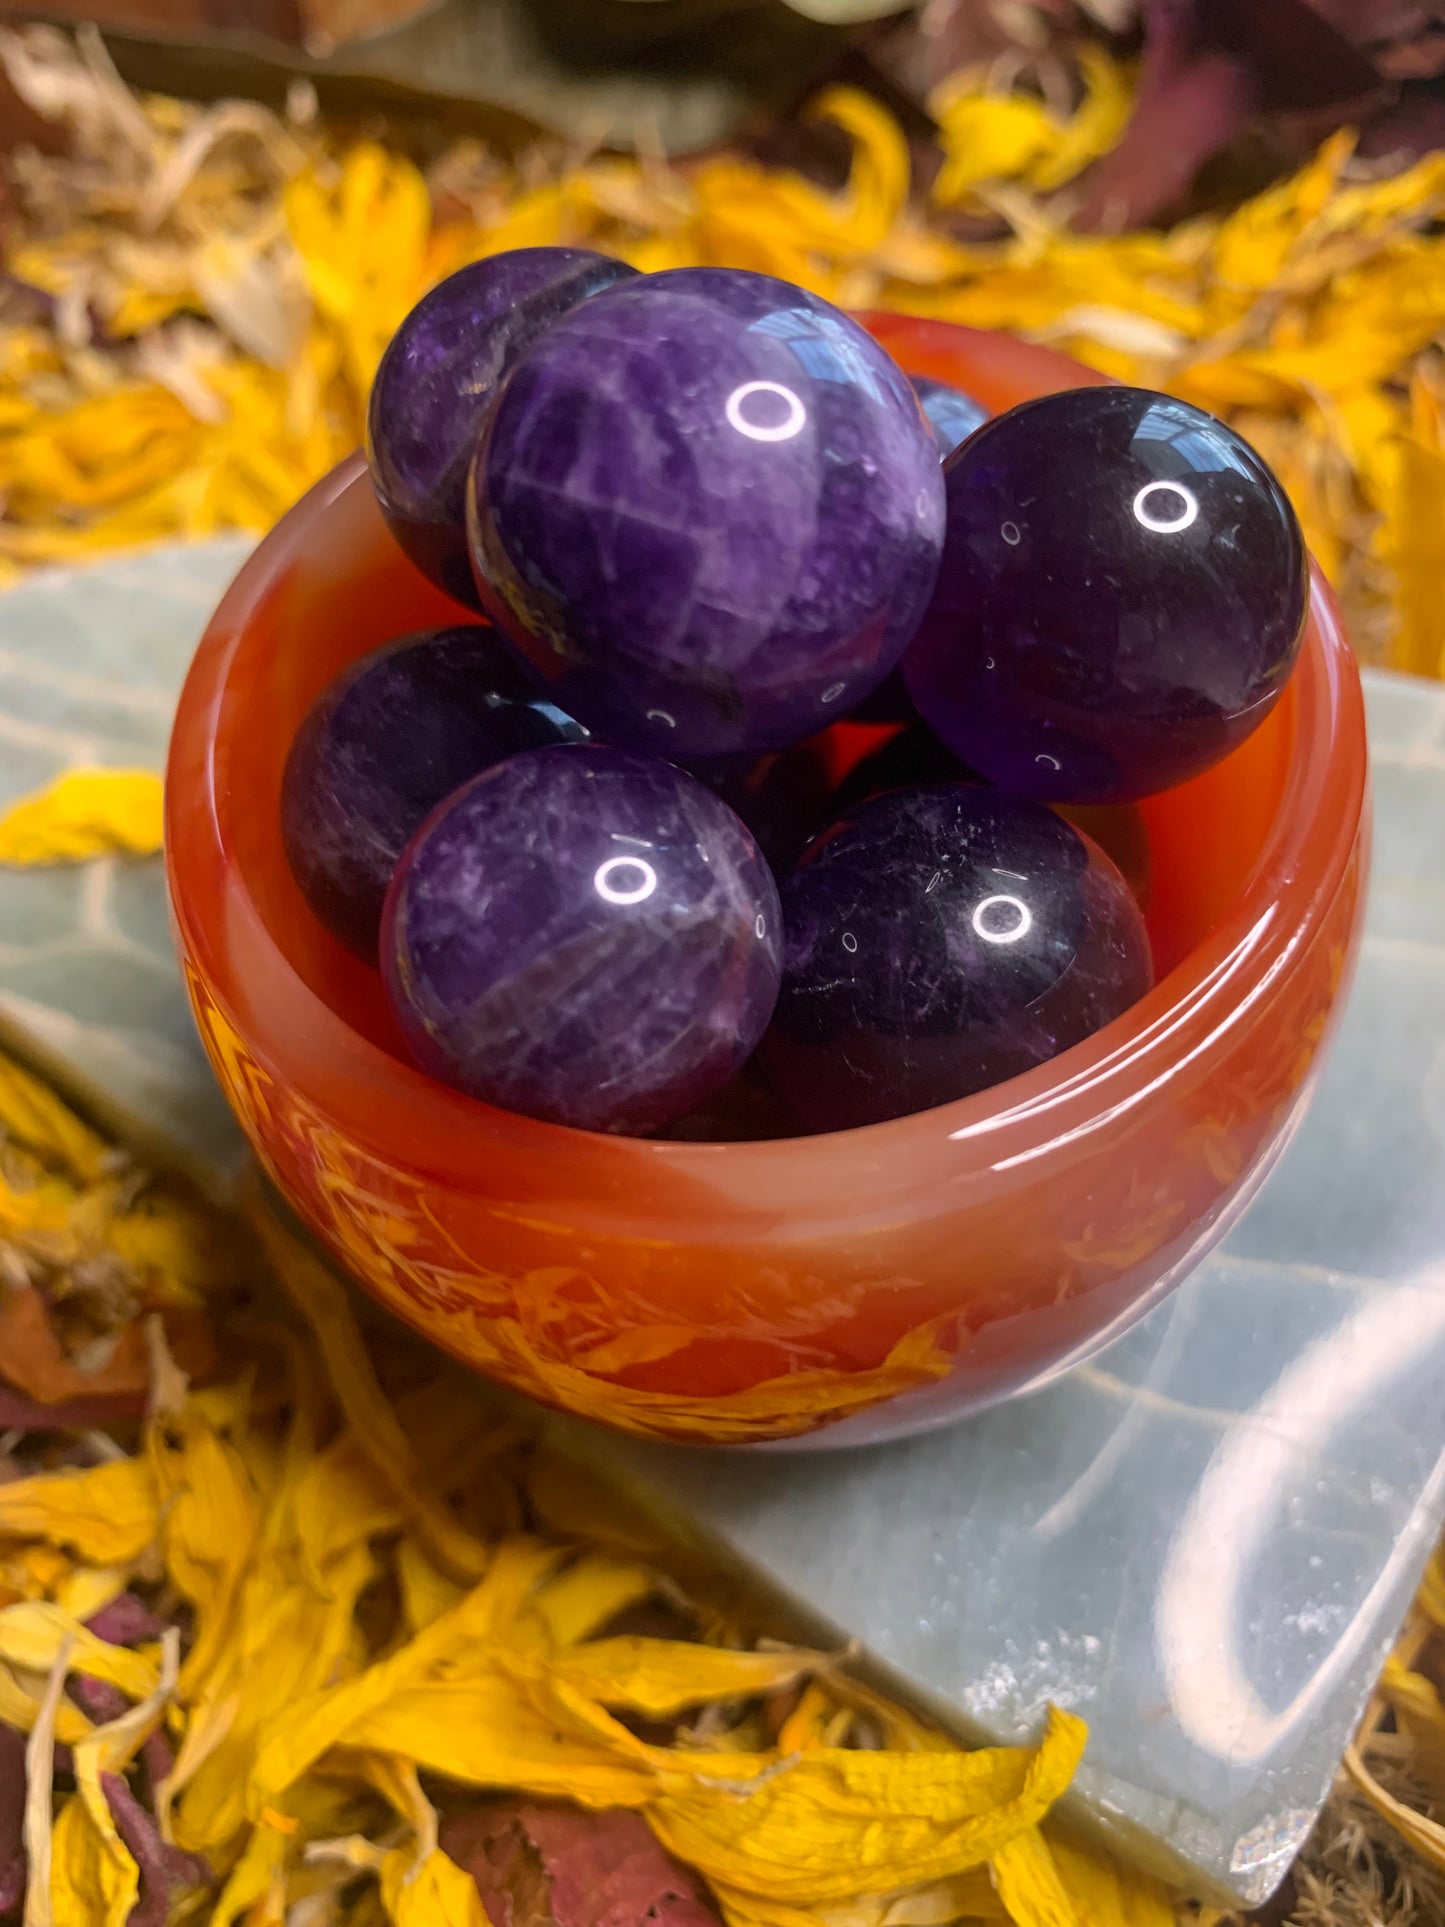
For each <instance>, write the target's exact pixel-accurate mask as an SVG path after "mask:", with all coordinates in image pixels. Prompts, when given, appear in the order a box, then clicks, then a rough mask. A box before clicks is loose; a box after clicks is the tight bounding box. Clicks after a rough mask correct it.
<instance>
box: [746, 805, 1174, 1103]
mask: <svg viewBox="0 0 1445 1927" xmlns="http://www.w3.org/2000/svg"><path fill="white" fill-rule="evenodd" d="M782 897H783V923H784V930H785V943H784V958H783V984H782V990H781V993H780V994H779V997H778V1006H777V1010H776V1012H775V1014H774V1017H773V1023H772V1026H771V1028H770V1030H769V1031H768V1035H767V1037H766V1039H765V1041H764V1044H763V1052H762V1062H763V1067H764V1069H765V1071H766V1072H767V1074H768V1077H769V1079H770V1080H771V1081H772V1082H773V1083H774V1084H775V1086H776V1087H777V1089H778V1091H779V1092H780V1093H781V1095H782V1096H783V1097H784V1098H785V1099H787V1100H788V1101H789V1102H790V1103H791V1104H792V1105H793V1107H794V1108H795V1109H796V1110H797V1111H798V1113H799V1114H800V1116H802V1117H803V1119H804V1120H805V1121H806V1122H807V1123H808V1124H809V1125H811V1126H812V1127H813V1128H814V1129H815V1130H824V1131H826V1130H837V1129H840V1128H843V1127H847V1126H850V1125H857V1124H877V1123H881V1122H882V1121H883V1120H885V1119H886V1118H892V1117H902V1116H904V1115H906V1114H907V1113H909V1112H911V1111H921V1110H926V1109H928V1108H929V1107H930V1106H932V1105H935V1104H944V1103H947V1102H949V1101H950V1100H951V1099H954V1098H958V1097H964V1096H966V1095H967V1094H968V1093H969V1092H971V1091H978V1090H982V1089H984V1088H985V1087H986V1086H988V1085H991V1084H998V1083H1001V1082H1002V1081H1003V1080H1004V1079H1005V1078H1008V1077H1014V1076H1016V1075H1017V1074H1018V1073H1019V1072H1021V1071H1026V1070H1029V1069H1031V1068H1032V1067H1033V1066H1034V1065H1036V1064H1042V1063H1043V1062H1044V1061H1045V1060H1046V1059H1048V1058H1050V1057H1053V1056H1055V1055H1056V1054H1057V1053H1058V1052H1059V1051H1062V1050H1066V1049H1067V1048H1068V1047H1069V1046H1070V1045H1071V1044H1076V1043H1078V1042H1079V1041H1080V1039H1081V1038H1084V1037H1087V1036H1088V1035H1089V1034H1090V1033H1091V1032H1092V1031H1095V1030H1097V1029H1099V1027H1100V1026H1101V1025H1103V1024H1107V1023H1109V1022H1110V1021H1111V1020H1112V1019H1113V1018H1115V1017H1117V1016H1119V1015H1120V1013H1121V1012H1122V1011H1124V1010H1126V1009H1127V1008H1128V1007H1129V1005H1130V1004H1132V1003H1133V1002H1134V1001H1135V1000H1136V999H1137V998H1138V997H1141V996H1142V995H1143V994H1144V992H1145V991H1146V990H1147V989H1148V988H1149V985H1150V981H1151V965H1150V956H1149V941H1148V937H1147V934H1146V932H1145V929H1144V921H1143V918H1142V917H1141V915H1140V913H1139V909H1138V906H1137V905H1136V904H1135V902H1134V899H1133V898H1132V896H1131V895H1130V894H1129V889H1128V886H1127V885H1126V884H1125V882H1124V880H1123V878H1122V877H1121V876H1120V875H1119V872H1118V871H1117V870H1116V869H1115V868H1114V866H1113V864H1112V863H1111V862H1110V861H1109V859H1108V858H1107V857H1106V856H1105V855H1104V854H1103V852H1102V851H1101V850H1099V849H1098V848H1097V847H1096V846H1095V845H1094V844H1092V843H1090V842H1089V841H1088V839H1087V838H1085V837H1083V836H1081V835H1080V834H1079V832H1078V831H1077V830H1075V829H1074V828H1073V827H1072V826H1071V825H1070V824H1068V823H1066V822H1064V821H1063V819H1062V818H1060V817H1058V816H1056V815H1055V814H1054V812H1053V811H1052V810H1049V809H1046V808H1045V807H1044V806H1043V805H1042V804H1038V803H1033V802H1030V801H1029V800H1028V799H1027V798H1024V797H1016V796H1009V795H1006V794H1004V793H1003V792H1002V791H999V790H989V789H983V788H981V787H977V786H974V785H970V784H962V783H958V784H950V785H947V786H944V787H940V788H936V789H915V790H895V791H893V792H891V793H890V794H888V795H886V796H878V797H874V798H873V799H872V800H871V801H869V802H866V803H861V804H859V805H858V807H857V808H856V809H855V810H854V811H852V812H851V813H850V814H849V815H847V816H844V817H842V818H841V819H840V820H839V821H838V822H837V823H836V824H834V825H833V826H832V828H830V829H829V830H827V831H825V832H824V834H823V835H822V836H820V837H819V838H818V839H817V841H816V842H814V843H813V844H812V845H811V846H810V847H809V849H808V851H807V853H806V854H805V856H804V857H803V860H802V862H801V863H800V864H799V866H798V868H797V869H796V870H795V871H794V872H793V874H792V876H791V877H789V878H788V879H787V881H786V882H785V883H784V885H783V891H782Z"/></svg>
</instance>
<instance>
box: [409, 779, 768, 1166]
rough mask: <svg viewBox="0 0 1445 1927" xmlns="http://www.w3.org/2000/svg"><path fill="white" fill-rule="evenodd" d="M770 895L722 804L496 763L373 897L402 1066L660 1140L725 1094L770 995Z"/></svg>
mask: <svg viewBox="0 0 1445 1927" xmlns="http://www.w3.org/2000/svg"><path fill="white" fill-rule="evenodd" d="M780 953H781V935H780V920H779V914H778V892H777V886H776V885H775V884H774V882H773V878H772V873H771V872H770V871H769V869H768V866H767V864H766V863H765V862H764V861H763V858H762V857H761V855H760V854H759V852H758V849H757V846H756V844H755V843H754V842H753V840H752V838H751V837H750V836H749V835H748V833H747V831H746V830H745V829H744V828H743V826H742V824H741V823H740V822H739V821H738V819H737V817H735V816H734V815H733V813H732V811H731V810H730V809H728V808H727V806H726V804H724V803H722V802H720V801H719V800H718V798H717V797H715V796H714V795H712V793H711V792H710V791H708V790H706V789H704V788H703V786H702V785H701V784H700V783H698V782H696V781H695V780H694V779H693V778H692V777H690V776H687V775H685V774H684V773H683V772H682V771H681V770H678V769H674V768H672V767H671V765H670V764H667V763H662V762H659V761H657V760H655V759H654V758H652V757H648V756H638V755H635V754H633V753H632V752H631V751H628V750H617V749H603V748H600V747H596V746H593V745H583V746H577V747H570V748H554V749H539V750H530V751H527V752H525V753H523V754H522V755H520V756H514V757H512V758H511V759H510V761H508V762H505V763H499V764H498V765H497V767H496V768H495V769H492V770H489V771H488V772H487V774H486V775H484V776H479V777H478V778H477V779H476V781H475V782H473V783H470V784H468V785H467V787H466V788H465V789H463V790H462V791H460V792H459V794H458V795H456V796H454V797H453V798H452V799H451V801H450V802H449V803H447V804H446V805H445V806H444V807H443V808H442V809H440V810H438V811H437V812H436V814H435V815H434V816H433V817H432V818H431V820H430V821H429V822H428V823H427V824H426V825H425V826H424V827H423V829H422V831H421V833H420V834H419V835H418V836H417V837H416V839H415V840H414V842H413V843H412V844H411V846H410V847H409V848H408V850H407V852H406V855H405V857H404V858H403V859H402V863H401V866H400V868H399V869H398V871H397V874H396V880H395V882H394V883H393V885H392V890H391V894H390V896H389V897H388V898H387V905H386V918H385V924H384V928H383V932H382V945H381V955H382V969H383V972H384V975H385V978H386V986H387V993H388V996H389V998H390V1000H391V1005H392V1009H393V1011H394V1012H395V1015H396V1018H397V1022H398V1023H399V1024H400V1026H401V1030H402V1034H403V1036H404V1037H405V1039H406V1041H407V1044H408V1046H409V1047H410V1049H411V1051H412V1053H413V1055H414V1056H415V1057H416V1060H417V1062H418V1063H419V1064H420V1065H421V1066H422V1068H423V1069H424V1070H427V1071H429V1072H431V1074H432V1075H433V1076H434V1077H437V1078H440V1079H441V1080H442V1081H443V1082H445V1083H448V1084H454V1085H456V1086H457V1087H458V1088H460V1089H461V1090H464V1091H468V1092H470V1093H471V1094H472V1095H473V1096H475V1097H481V1098H485V1099H486V1100H487V1101H488V1102H489V1103H492V1104H497V1105H501V1106H503V1107H504V1108H505V1109H507V1110H511V1111H521V1112H523V1113H525V1114H526V1115H528V1116H530V1117H539V1118H546V1119H548V1120H550V1121H551V1122H553V1123H556V1124H571V1125H575V1126H577V1127H579V1128H581V1129H583V1130H591V1131H619V1132H626V1133H630V1134H634V1135H645V1134H646V1133H648V1132H652V1131H657V1130H661V1129H662V1128H663V1127H664V1126H665V1125H667V1124H670V1123H671V1122H672V1121H673V1120H674V1119H676V1118H679V1117H682V1116H683V1115H684V1114H685V1113H686V1112H688V1111H690V1110H691V1109H692V1108H693V1107H694V1106H695V1105H697V1104H699V1103H701V1102H702V1101H703V1100H704V1099H706V1098H709V1097H712V1096H713V1095H714V1094H715V1093H716V1092H718V1091H720V1090H721V1089H722V1088H723V1086H724V1085H725V1084H726V1083H727V1081H728V1079H729V1078H730V1077H731V1076H732V1075H733V1073H734V1072H735V1071H736V1070H738V1068H739V1067H740V1066H741V1065H742V1063H743V1062H744V1060H745V1059H746V1058H747V1057H748V1056H749V1055H750V1054H751V1052H752V1050H753V1047H754V1046H755V1045H756V1043H757V1041H758V1039H759V1037H760V1036H761V1035H762V1033H763V1030H764V1028H765V1027H766V1025H767V1021H768V1018H769V1016H770V1014H771V1012H772V1008H773V1003H774V1000H775V999H776V997H777V991H778V969H779V957H780Z"/></svg>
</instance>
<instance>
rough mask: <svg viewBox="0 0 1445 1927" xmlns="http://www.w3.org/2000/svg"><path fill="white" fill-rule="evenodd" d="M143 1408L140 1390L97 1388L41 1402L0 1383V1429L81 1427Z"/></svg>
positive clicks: (110, 1421)
mask: <svg viewBox="0 0 1445 1927" xmlns="http://www.w3.org/2000/svg"><path fill="white" fill-rule="evenodd" d="M144 1411H145V1396H144V1394H143V1393H141V1392H97V1393H96V1394H95V1395H94V1396H93V1397H88V1398H66V1399H61V1400H60V1401H59V1402H58V1403H57V1404H55V1405H42V1404H41V1403H40V1401H39V1399H34V1398H27V1397H26V1396H25V1394H24V1393H23V1392H17V1391H15V1390H14V1389H13V1387H11V1386H9V1385H0V1430H4V1431H10V1430H12V1429H14V1430H17V1431H25V1432H61V1431H66V1432H70V1431H77V1432H78V1431H85V1430H88V1429H89V1428H90V1427H91V1426H93V1425H114V1424H117V1423H119V1422H120V1421H122V1420H125V1419H133V1418H140V1417H141V1416H142V1414H143V1413H144Z"/></svg>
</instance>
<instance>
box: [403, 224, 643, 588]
mask: <svg viewBox="0 0 1445 1927" xmlns="http://www.w3.org/2000/svg"><path fill="white" fill-rule="evenodd" d="M634 273H635V270H634V269H632V268H629V267H628V266H627V265H626V263H625V262H622V261H613V260H611V259H609V257H608V256H607V255H605V254H594V253H592V252H591V251H590V250H589V249H587V248H516V249H513V250H512V251H511V252H510V253H506V254H494V255H491V256H489V257H488V259H487V260H485V261H475V262H473V263H472V264H471V265H470V266H469V267H465V268H460V269H458V271H457V272H456V273H455V274H453V275H449V276H448V277H447V279H446V280H445V281H443V282H442V283H441V284H440V285H439V286H438V287H435V288H433V289H432V291H431V293H430V294H428V295H426V296H424V297H423V299H422V300H421V301H419V302H418V303H417V305H416V307H414V308H413V309H412V311H411V313H410V314H409V315H408V316H407V318H406V320H405V321H403V322H402V324H401V326H400V328H398V329H397V331H396V334H395V336H394V337H393V339H392V341H391V344H390V346H389V347H388V348H387V351H386V353H385V354H384V355H383V356H382V358H381V366H380V368H379V369H378V370H377V375H376V380H375V382H374V384H373V385H372V390H371V408H370V412H369V418H368V424H367V454H368V456H369V457H370V461H371V475H372V481H373V484H374V486H375V488H376V495H377V500H378V501H379V502H380V504H381V511H382V514H383V515H385V517H386V519H387V522H388V523H389V524H390V526H391V531H392V533H393V535H395V537H396V539H397V541H398V542H399V543H400V544H401V546H402V548H403V549H404V550H405V551H406V553H407V555H408V556H410V558H411V560H412V561H413V562H414V563H415V564H416V566H417V567H418V568H419V569H420V570H421V572H422V574H423V575H425V576H428V577H429V578H430V579H431V580H432V581H433V582H435V583H436V584H437V586H438V587H439V588H441V589H444V590H445V591H446V592H447V594H448V595H450V596H454V597H455V598H456V600H457V601H458V602H462V603H467V604H469V605H470V606H471V607H473V608H479V607H480V606H481V605H480V603H479V602H478V599H477V587H476V583H475V581H474V580H473V577H472V569H471V563H470V560H469V559H468V555H467V536H466V495H467V471H468V469H469V468H470V467H471V461H472V456H473V455H474V454H475V452H476V446H477V438H478V436H479V435H480V434H481V432H482V424H483V423H484V422H485V420H486V417H487V411H488V410H489V409H490V407H491V404H492V400H493V397H494V396H495V394H496V388H497V383H498V382H499V381H500V380H501V378H502V376H503V374H505V372H506V370H507V369H508V368H509V367H510V366H511V364H512V362H513V361H514V360H515V359H516V357H517V356H518V355H519V354H520V353H522V351H523V350H524V349H525V348H527V347H528V346H529V345H530V343H532V342H533V341H535V340H536V339H537V337H538V335H540V334H541V333H542V332H543V331H544V330H545V329H547V328H549V327H550V326H551V325H552V323H553V322H554V321H555V320H556V319H557V317H558V316H559V315H563V314H566V313H567V311H568V310H569V309H570V308H575V307H576V306H577V304H578V302H579V301H585V300H586V299H587V298H588V296H589V295H593V294H596V293H597V291H598V290H599V289H600V288H610V287H611V286H612V284H613V283H614V282H616V281H621V280H625V279H626V278H628V277H629V276H631V275H633V274H634Z"/></svg>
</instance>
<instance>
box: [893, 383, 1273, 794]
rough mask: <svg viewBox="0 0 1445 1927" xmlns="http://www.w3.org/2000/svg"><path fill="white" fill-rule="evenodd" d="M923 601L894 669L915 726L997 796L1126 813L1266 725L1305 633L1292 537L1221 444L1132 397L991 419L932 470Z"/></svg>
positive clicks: (1259, 478)
mask: <svg viewBox="0 0 1445 1927" xmlns="http://www.w3.org/2000/svg"><path fill="white" fill-rule="evenodd" d="M944 482H945V486H946V488H947V492H948V535H947V539H946V542H945V545H944V556H943V562H942V566H941V568H940V570H939V576H938V586H937V588H936V590H935V592H934V596H933V600H932V602H931V604H930V606H929V610H928V613H927V615H926V616H925V617H924V620H923V622H922V624H921V626H920V628H919V631H918V635H917V637H916V639H915V641H914V643H913V646H912V648H911V649H910V650H909V652H908V656H907V658H906V660H905V663H904V677H905V680H906V681H907V684H908V687H909V690H910V692H911V694H912V696H913V699H914V701H915V702H916V703H917V705H918V708H919V710H920V711H921V712H922V714H923V716H924V718H925V720H926V721H927V722H928V723H930V724H931V725H932V727H933V728H934V729H935V730H936V731H937V732H938V734H939V735H940V736H941V737H942V738H943V739H944V741H945V742H946V743H947V744H948V745H949V746H950V748H952V749H954V750H956V751H957V753H958V754H959V755H960V756H961V757H963V759H964V760H965V762H968V763H970V764H972V765H973V767H974V768H975V769H977V770H979V771H980V772H981V773H982V774H983V775H984V776H986V777H988V778H989V779H990V780H991V781H993V782H995V783H1001V784H1003V785H1004V786H1005V787H1006V788H1009V789H1013V790H1017V791H1019V792H1021V793H1022V794H1024V795H1027V796H1035V797H1042V798H1044V799H1046V800H1048V801H1057V802H1079V803H1096V802H1097V803H1102V802H1128V801H1133V800H1135V799H1137V798H1138V797H1141V796H1147V795H1149V794H1151V793H1152V792H1153V791H1155V790H1161V789H1168V788H1170V787H1171V786H1172V785H1174V784H1176V783H1182V782H1184V781H1185V780H1186V779H1187V778H1189V777H1191V776H1197V775H1198V774H1199V773H1200V772H1201V771H1202V770H1205V769H1208V768H1209V767H1210V766H1211V765H1212V764H1213V763H1216V762H1217V761H1218V760H1219V759H1220V758H1221V757H1222V756H1224V755H1226V754H1227V753H1228V752H1229V751H1230V750H1232V749H1234V748H1235V747H1236V746H1237V745H1238V744H1239V743H1241V742H1242V741H1243V740H1244V738H1245V737H1246V736H1248V735H1249V734H1250V732H1251V731H1252V730H1253V729H1254V728H1255V727H1256V726H1257V725H1258V724H1259V723H1260V722H1262V721H1263V720H1264V718H1265V716H1266V715H1267V714H1268V713H1269V711H1270V709H1271V708H1272V707H1273V705H1274V703H1275V702H1276V700H1277V699H1278V697H1279V694H1280V692H1281V690H1282V689H1283V687H1284V684H1285V681H1286V678H1287V677H1288V675H1289V672H1290V670H1291V668H1292V667H1293V665H1294V661H1295V657H1296V655H1297V654H1298V652H1299V646H1300V641H1301V638H1302V635H1303V627H1304V619H1305V611H1306V607H1307V602H1308V587H1307V583H1308V578H1307V573H1306V559H1305V549H1304V542H1303V538H1302V537H1301V534H1300V528H1299V523H1298V522H1297V520H1296V519H1295V514H1294V511H1293V509H1292V508H1291V507H1290V505H1289V501H1288V499H1287V498H1286V496H1285V493H1284V490H1283V489H1282V488H1281V487H1280V485H1279V483H1278V482H1277V481H1276V479H1275V477H1274V475H1273V474H1272V473H1271V472H1270V470H1269V469H1268V468H1267V467H1266V465H1265V464H1264V462H1263V461H1262V460H1261V459H1260V457H1259V456H1258V455H1256V454H1255V453H1254V451H1253V450H1252V449H1251V448H1250V447H1249V446H1248V444H1247V443H1245V442H1243V441H1241V439H1240V438H1239V436H1238V435H1236V434H1235V433H1234V432H1233V430H1232V429H1229V428H1226V427H1225V425H1224V424H1223V423H1222V422H1219V421H1216V420H1215V419H1214V417H1213V416H1212V415H1206V414H1205V413H1204V412H1203V411H1202V410H1201V409H1198V408H1191V407H1190V406H1189V404H1188V403H1187V402H1181V401H1174V400H1171V399H1170V398H1169V397H1168V396H1165V395H1156V394H1152V393H1150V392H1149V391H1148V390H1146V389H1140V388H1078V389H1071V390H1068V391H1066V392H1065V393H1063V394H1057V395H1047V396H1044V397H1042V398H1041V399H1040V400H1038V401H1031V402H1025V403H1024V404H1023V406H1022V407H1019V408H1015V409H1012V410H1010V412H1009V413H1008V414H1006V415H1000V416H998V417H997V418H996V419H995V420H993V421H991V422H988V423H986V424H985V425H984V427H982V428H981V429H979V430H978V432H977V433H976V434H975V435H973V436H972V437H971V438H970V439H969V441H968V442H967V444H966V445H965V446H964V447H963V448H961V449H960V450H959V451H958V452H957V454H956V455H954V456H953V457H952V459H951V460H950V461H948V462H947V463H945V465H944Z"/></svg>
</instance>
